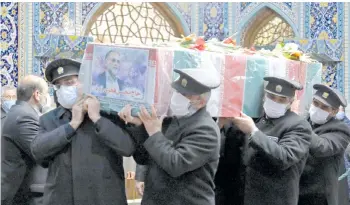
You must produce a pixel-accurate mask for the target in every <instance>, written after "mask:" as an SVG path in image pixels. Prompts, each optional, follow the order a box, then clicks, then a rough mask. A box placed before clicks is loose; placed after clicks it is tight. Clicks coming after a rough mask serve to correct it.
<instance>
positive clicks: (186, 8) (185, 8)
mask: <svg viewBox="0 0 350 205" xmlns="http://www.w3.org/2000/svg"><path fill="white" fill-rule="evenodd" d="M173 4H174V5H175V7H176V8H177V9H178V10H179V12H180V13H181V15H182V16H183V18H184V19H185V21H186V23H187V25H188V28H189V29H190V30H191V23H192V20H191V13H192V7H193V4H192V3H183V2H178V3H173Z"/></svg>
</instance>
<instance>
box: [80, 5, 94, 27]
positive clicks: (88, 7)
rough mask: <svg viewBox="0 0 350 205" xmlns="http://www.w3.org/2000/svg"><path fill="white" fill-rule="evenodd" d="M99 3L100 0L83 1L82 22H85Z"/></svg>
mask: <svg viewBox="0 0 350 205" xmlns="http://www.w3.org/2000/svg"><path fill="white" fill-rule="evenodd" d="M97 4H98V2H83V3H82V7H83V8H82V22H81V24H84V22H85V20H86V17H87V16H88V15H89V14H90V12H91V10H92V9H93V8H94V7H95V6H96V5H97Z"/></svg>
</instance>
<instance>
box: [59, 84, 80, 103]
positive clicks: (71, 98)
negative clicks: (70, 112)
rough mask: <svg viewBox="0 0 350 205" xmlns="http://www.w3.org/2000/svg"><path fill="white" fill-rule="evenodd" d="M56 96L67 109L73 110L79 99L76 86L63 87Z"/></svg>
mask: <svg viewBox="0 0 350 205" xmlns="http://www.w3.org/2000/svg"><path fill="white" fill-rule="evenodd" d="M56 94H57V101H58V103H59V104H61V105H62V106H63V107H64V108H67V109H71V108H72V107H73V105H74V103H75V102H76V101H77V97H78V93H77V87H76V86H65V85H62V86H61V87H60V89H58V90H57V91H56Z"/></svg>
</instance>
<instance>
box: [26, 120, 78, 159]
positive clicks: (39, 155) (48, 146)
mask: <svg viewBox="0 0 350 205" xmlns="http://www.w3.org/2000/svg"><path fill="white" fill-rule="evenodd" d="M48 121H50V119H48V118H47V117H46V116H45V115H43V116H42V117H41V118H40V120H39V122H40V127H39V133H38V135H37V136H36V137H35V139H34V140H33V141H32V143H31V152H32V154H33V157H34V159H35V160H36V161H37V162H39V163H42V162H43V161H45V160H48V159H49V158H52V157H54V156H55V155H56V154H57V153H58V152H59V151H61V150H62V149H63V148H64V147H65V146H66V145H67V144H69V143H70V142H71V136H73V135H74V134H75V130H74V129H73V128H72V127H71V126H70V124H69V123H67V124H64V125H61V126H60V127H57V128H56V129H54V130H51V131H48V130H47V129H46V126H45V125H46V123H47V122H48Z"/></svg>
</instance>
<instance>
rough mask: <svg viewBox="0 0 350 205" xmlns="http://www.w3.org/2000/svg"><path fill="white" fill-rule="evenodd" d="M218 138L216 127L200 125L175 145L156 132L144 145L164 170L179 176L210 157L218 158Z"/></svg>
mask: <svg viewBox="0 0 350 205" xmlns="http://www.w3.org/2000/svg"><path fill="white" fill-rule="evenodd" d="M219 140H220V131H219V128H218V127H217V128H216V129H215V127H212V126H200V127H198V128H196V129H193V130H191V131H190V132H189V133H188V134H187V135H186V136H185V137H183V139H182V140H181V141H180V142H179V143H177V144H176V145H173V141H171V140H168V139H167V138H166V137H165V136H164V135H163V134H162V133H161V132H158V133H156V134H154V135H153V136H150V137H149V138H148V139H147V140H146V142H145V143H144V147H145V148H146V150H147V152H148V153H149V155H150V157H151V158H152V159H153V160H154V161H155V162H156V163H157V164H158V165H159V166H160V167H161V168H162V169H163V170H164V171H166V172H167V173H168V174H169V175H170V176H172V177H179V176H181V175H183V174H185V173H186V172H189V171H193V170H195V169H197V168H199V167H201V166H203V165H204V164H206V163H208V161H209V160H210V159H211V158H214V157H217V158H219V149H220V147H219V146H220V145H219V144H220V142H219ZM215 155H217V156H215Z"/></svg>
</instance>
